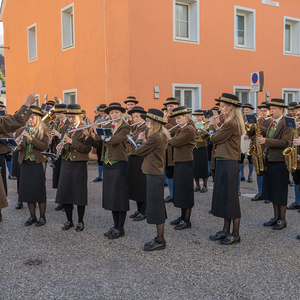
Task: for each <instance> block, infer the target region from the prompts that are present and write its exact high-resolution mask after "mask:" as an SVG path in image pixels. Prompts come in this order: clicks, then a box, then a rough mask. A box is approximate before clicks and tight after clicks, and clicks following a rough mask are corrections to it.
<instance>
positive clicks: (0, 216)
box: [0, 209, 2, 222]
mask: <svg viewBox="0 0 300 300" xmlns="http://www.w3.org/2000/svg"><path fill="white" fill-rule="evenodd" d="M0 222H2V213H1V209H0Z"/></svg>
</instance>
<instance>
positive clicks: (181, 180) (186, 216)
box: [169, 106, 196, 230]
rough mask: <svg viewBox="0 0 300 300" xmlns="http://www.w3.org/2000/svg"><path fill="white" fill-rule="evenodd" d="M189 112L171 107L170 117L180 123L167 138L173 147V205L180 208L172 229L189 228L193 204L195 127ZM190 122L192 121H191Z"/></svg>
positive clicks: (182, 107) (183, 107)
mask: <svg viewBox="0 0 300 300" xmlns="http://www.w3.org/2000/svg"><path fill="white" fill-rule="evenodd" d="M189 113H191V111H188V110H187V109H186V107H185V106H179V107H177V108H174V109H173V112H172V116H171V118H174V119H175V120H176V123H177V124H180V123H181V125H180V127H179V130H178V132H177V134H176V135H175V136H174V137H173V138H172V139H170V140H169V144H170V145H171V146H172V147H174V162H175V166H174V197H173V203H174V206H175V207H179V208H181V216H180V217H179V218H177V219H176V220H174V221H172V222H171V225H175V226H174V229H176V230H181V229H185V228H191V221H190V217H191V212H192V207H193V206H194V187H193V186H194V183H193V178H194V172H193V148H194V143H195V138H196V128H195V126H194V123H193V121H189ZM191 122H192V123H191Z"/></svg>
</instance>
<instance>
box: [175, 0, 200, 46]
mask: <svg viewBox="0 0 300 300" xmlns="http://www.w3.org/2000/svg"><path fill="white" fill-rule="evenodd" d="M173 6H174V8H173V10H174V11H173V19H174V20H173V35H174V38H173V40H174V41H179V42H187V43H199V32H200V31H199V0H180V1H179V0H178V1H177V0H173Z"/></svg>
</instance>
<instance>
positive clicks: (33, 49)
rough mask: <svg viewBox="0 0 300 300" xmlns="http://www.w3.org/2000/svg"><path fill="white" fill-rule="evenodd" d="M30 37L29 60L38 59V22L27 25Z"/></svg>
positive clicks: (28, 36)
mask: <svg viewBox="0 0 300 300" xmlns="http://www.w3.org/2000/svg"><path fill="white" fill-rule="evenodd" d="M27 38H28V60H29V61H30V60H34V59H37V37H36V24H33V25H31V26H29V27H27Z"/></svg>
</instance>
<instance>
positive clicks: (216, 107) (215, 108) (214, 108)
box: [212, 106, 220, 110]
mask: <svg viewBox="0 0 300 300" xmlns="http://www.w3.org/2000/svg"><path fill="white" fill-rule="evenodd" d="M219 109H220V108H219V107H218V106H214V107H213V108H212V110H219Z"/></svg>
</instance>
